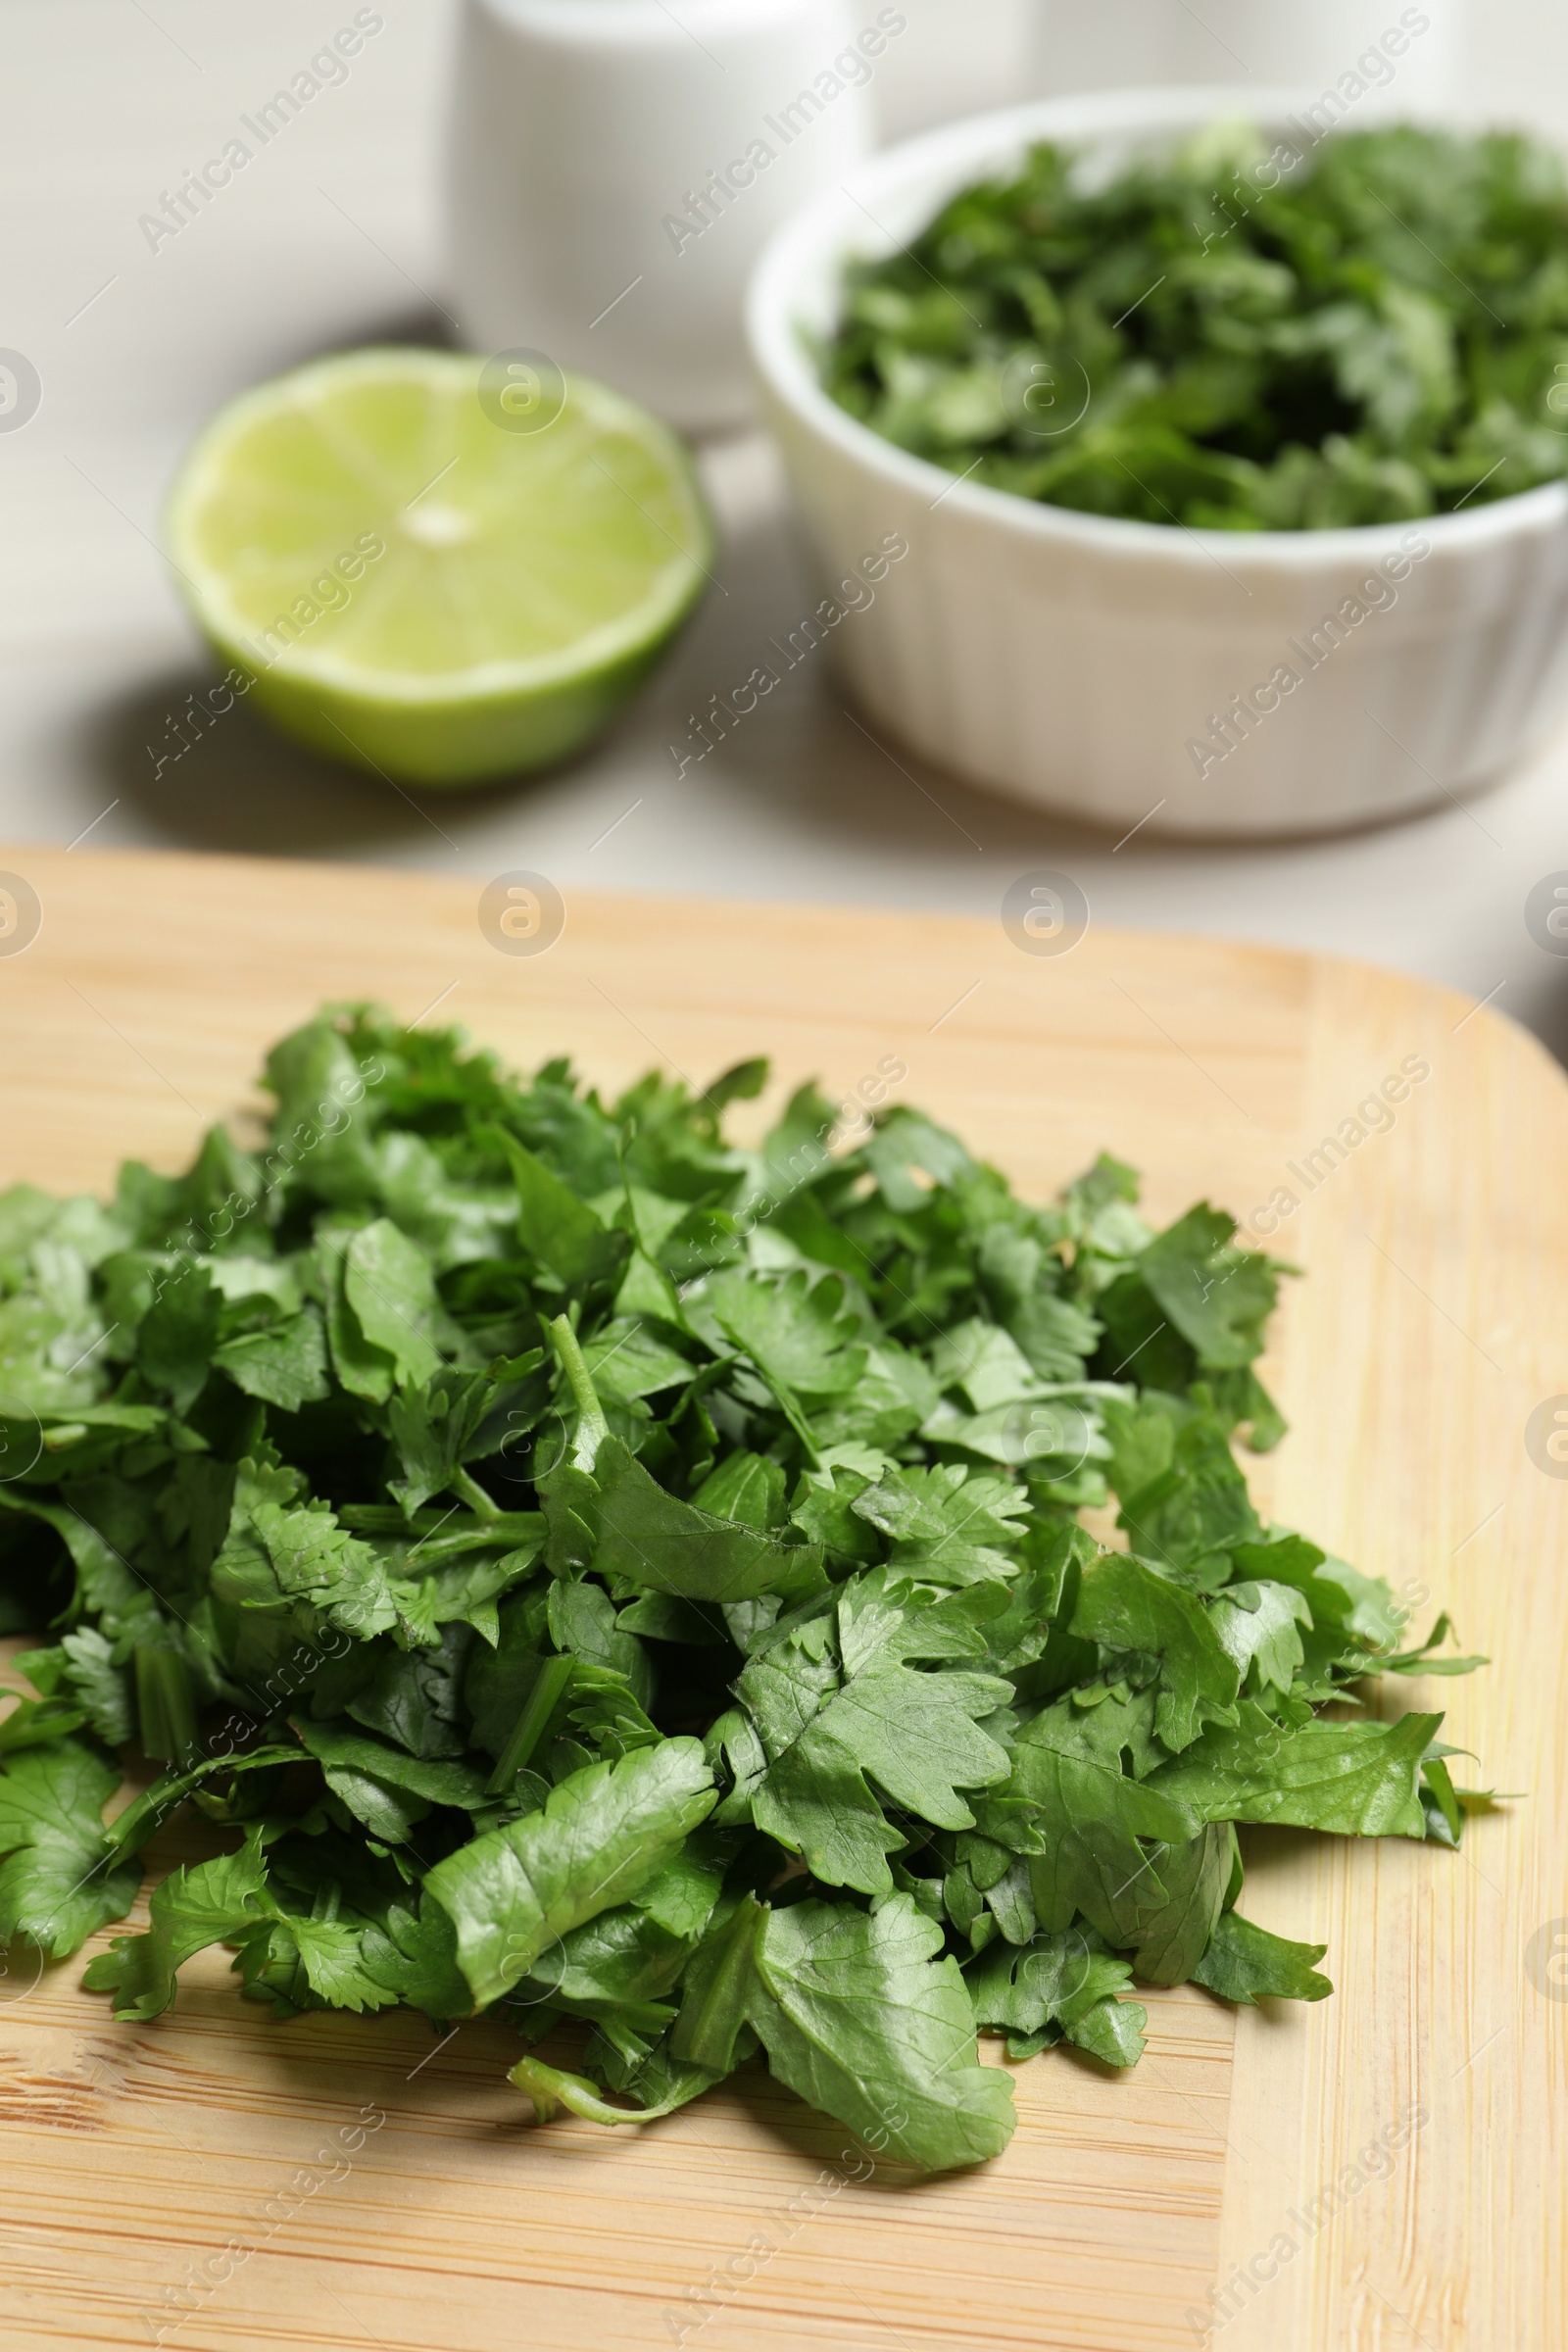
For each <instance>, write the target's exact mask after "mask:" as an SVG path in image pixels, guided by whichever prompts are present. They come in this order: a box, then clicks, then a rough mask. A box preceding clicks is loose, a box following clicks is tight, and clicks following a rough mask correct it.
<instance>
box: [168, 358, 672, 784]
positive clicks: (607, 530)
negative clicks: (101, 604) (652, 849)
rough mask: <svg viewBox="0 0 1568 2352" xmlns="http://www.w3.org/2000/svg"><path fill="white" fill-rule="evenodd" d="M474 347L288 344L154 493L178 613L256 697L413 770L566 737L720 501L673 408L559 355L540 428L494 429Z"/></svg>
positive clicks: (322, 733)
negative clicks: (312, 350)
mask: <svg viewBox="0 0 1568 2352" xmlns="http://www.w3.org/2000/svg"><path fill="white" fill-rule="evenodd" d="M483 366H484V363H483V362H482V361H481V360H479V359H478V358H477V357H474V356H472V355H466V354H458V353H447V352H427V351H412V350H371V351H365V352H356V353H351V354H348V355H346V356H344V357H341V358H336V359H330V360H325V361H319V362H317V363H315V364H314V365H312V366H311V367H308V368H298V369H296V370H294V371H293V372H292V373H291V374H289V375H286V376H282V377H279V378H277V379H275V380H274V381H272V382H270V383H267V384H264V385H261V386H259V387H258V388H257V389H256V390H255V391H253V392H250V393H247V394H246V395H244V396H243V397H242V398H241V399H239V400H237V401H235V402H234V403H232V404H231V405H230V406H229V407H228V408H226V409H224V410H223V411H221V414H220V415H219V416H218V417H215V418H214V419H213V421H212V423H211V424H209V425H208V427H207V428H206V430H205V431H204V432H203V434H202V435H201V437H200V438H199V439H198V441H197V443H196V444H195V446H194V448H193V449H192V450H191V452H190V454H189V456H188V458H187V459H186V461H185V464H184V466H183V467H182V469H181V472H180V475H179V478H178V480H177V482H176V483H175V486H174V490H173V493H172V497H171V500H170V506H169V513H168V525H167V537H168V546H169V553H170V558H171V561H172V564H173V566H174V568H175V571H176V573H177V575H178V577H179V579H180V582H181V585H182V587H183V590H184V593H185V596H186V598H187V601H188V603H189V605H190V608H191V611H192V613H193V615H194V617H195V619H196V622H197V624H198V626H199V627H200V628H201V630H202V632H203V634H204V635H205V636H206V637H207V638H208V640H209V641H210V643H211V644H212V645H213V646H214V648H215V650H216V651H217V652H218V654H219V655H220V657H221V659H222V660H223V661H224V662H225V663H227V664H228V665H229V666H230V667H231V668H232V669H234V670H235V671H237V672H238V673H240V675H241V676H243V677H244V678H245V679H247V680H248V681H249V694H250V696H251V698H252V699H253V701H254V703H255V704H256V706H257V707H258V708H259V709H260V710H262V711H264V713H265V714H266V715H267V716H268V717H269V718H270V720H271V721H272V722H273V723H274V724H275V725H276V726H277V727H279V728H280V729H281V730H282V731H283V732H285V733H287V734H289V735H291V736H293V737H295V738H296V739H297V740H299V741H301V742H304V743H307V744H309V745H310V746H311V747H312V748H313V749H315V750H318V751H319V752H322V753H324V754H325V755H326V756H327V757H328V758H331V759H335V760H343V761H347V762H350V763H352V764H355V765H358V766H362V767H367V768H371V769H374V770H377V771H378V772H380V773H382V774H385V775H387V776H388V777H391V778H393V779H395V780H401V781H403V782H413V783H417V784H421V785H434V786H449V785H450V786H462V785H466V784H474V783H480V782H483V781H485V780H487V779H489V778H493V777H496V776H500V775H505V774H509V773H517V772H520V771H525V770H527V769H531V768H538V767H541V766H544V765H547V764H549V763H551V762H553V761H557V760H564V759H566V758H569V757H570V756H571V754H573V753H574V752H576V751H578V750H580V749H581V748H582V747H583V746H584V745H585V744H586V743H588V742H589V741H591V740H592V738H593V737H594V736H595V735H597V734H598V733H600V732H601V731H602V729H603V728H604V727H605V726H607V725H608V724H609V723H610V721H611V720H612V719H613V717H614V716H615V715H616V713H617V712H618V711H620V710H621V709H622V707H623V706H624V704H625V703H626V701H627V700H628V699H629V697H630V696H631V695H632V694H633V693H634V692H635V691H636V689H637V687H638V686H639V685H640V684H641V683H642V681H643V680H644V679H645V678H646V677H647V676H648V674H649V672H650V671H651V670H652V669H653V668H654V667H655V665H656V664H657V663H658V662H659V661H660V659H661V658H662V655H663V654H664V652H665V651H666V650H667V648H668V646H669V645H670V643H671V641H672V640H673V638H674V637H675V635H676V634H677V633H678V631H679V630H680V628H681V627H682V625H683V623H684V622H685V621H686V620H687V619H688V617H689V616H690V614H691V613H692V612H693V610H694V609H695V607H696V605H697V603H698V602H699V600H700V598H701V596H702V593H703V590H704V588H705V586H706V585H707V583H708V581H709V579H710V577H711V563H712V560H713V556H714V549H715V538H714V532H713V527H712V523H711V519H710V516H709V514H708V510H707V507H706V505H705V503H704V500H703V497H702V493H701V490H700V488H699V486H698V483H697V479H696V474H695V469H694V467H693V465H692V461H691V458H690V456H689V454H688V452H687V451H686V450H685V448H684V447H683V446H682V444H681V443H680V442H679V441H678V440H677V439H676V438H675V436H674V435H673V434H672V433H670V432H669V430H668V429H667V427H665V426H664V425H662V423H661V422H660V421H659V420H658V419H657V418H656V417H651V416H650V415H649V414H648V412H647V411H646V410H643V409H640V408H638V407H637V406H636V405H635V404H634V403H632V402H630V401H627V400H624V399H622V398H621V396H620V395H618V394H617V393H614V392H612V391H610V390H608V389H607V388H606V387H605V386H603V385H601V384H598V383H595V382H594V381H593V380H592V379H591V378H588V377H581V376H568V377H564V378H560V379H558V381H557V383H556V385H555V388H554V392H553V395H551V397H550V398H549V399H548V400H547V403H546V406H545V411H544V417H545V421H543V422H542V423H541V424H540V425H539V426H538V427H537V429H533V430H527V429H521V430H519V429H512V428H509V427H507V426H505V425H504V424H502V423H500V422H498V421H497V417H498V410H497V406H496V403H495V401H494V400H493V399H491V400H490V401H489V402H488V403H486V402H483V401H481V398H480V377H481V369H482V368H483ZM547 390H548V387H547Z"/></svg>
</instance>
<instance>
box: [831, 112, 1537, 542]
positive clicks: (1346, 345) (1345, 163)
mask: <svg viewBox="0 0 1568 2352" xmlns="http://www.w3.org/2000/svg"><path fill="white" fill-rule="evenodd" d="M1310 135H1311V134H1310V133H1309V132H1307V133H1305V134H1304V135H1303V136H1302V137H1301V138H1300V139H1299V140H1293V139H1292V138H1291V137H1286V138H1285V139H1284V140H1283V141H1282V142H1281V143H1279V144H1277V145H1274V146H1272V147H1270V145H1269V144H1268V143H1267V142H1266V141H1262V140H1260V139H1259V138H1258V136H1257V134H1256V133H1255V132H1250V131H1248V130H1246V129H1242V128H1238V127H1237V126H1236V125H1222V126H1219V127H1217V128H1216V129H1214V130H1212V131H1210V132H1208V133H1206V134H1204V135H1203V136H1202V137H1201V138H1200V139H1198V140H1196V141H1194V142H1193V143H1191V144H1190V145H1189V146H1187V147H1186V148H1185V149H1183V150H1182V151H1181V152H1179V153H1177V154H1176V155H1175V156H1174V157H1173V158H1172V159H1170V160H1169V161H1159V162H1148V163H1140V164H1139V165H1137V166H1136V167H1135V168H1134V169H1132V170H1130V171H1128V172H1124V173H1122V174H1121V175H1120V176H1118V177H1116V178H1113V179H1111V180H1110V181H1109V183H1108V184H1100V185H1097V184H1096V183H1095V182H1094V181H1093V179H1091V178H1089V177H1088V176H1086V174H1085V172H1084V171H1083V169H1082V167H1081V165H1079V164H1078V163H1076V162H1075V160H1074V158H1073V157H1072V155H1071V154H1069V153H1067V152H1065V151H1064V150H1062V149H1061V148H1058V147H1054V146H1040V147H1037V148H1035V149H1034V150H1033V152H1032V154H1031V155H1030V158H1029V161H1028V164H1027V166H1026V168H1025V169H1024V171H1023V172H1022V174H1021V176H1019V177H1018V178H1016V179H1013V180H1011V181H1009V182H1007V183H1006V184H1005V185H1001V184H995V183H992V184H985V185H981V186H976V187H971V188H968V189H966V190H965V191H964V192H963V193H962V194H960V195H958V196H956V197H955V198H954V199H953V200H952V202H951V203H949V204H948V205H947V206H946V207H945V208H944V209H943V211H942V212H941V213H940V214H939V215H938V216H937V218H936V219H935V220H934V221H932V222H931V224H930V226H929V227H928V228H927V229H925V230H924V232H923V233H922V234H921V235H920V236H918V237H916V238H915V240H914V242H913V243H912V244H911V245H909V246H907V247H901V248H900V249H899V250H898V251H897V252H895V253H894V254H892V255H891V256H890V257H889V258H888V259H887V260H886V261H879V262H875V263H862V264H858V265H856V266H854V267H853V268H852V270H850V272H849V277H848V282H847V286H846V290H845V295H844V302H843V310H842V319H841V323H840V325H839V328H838V330H837V334H836V337H835V339H834V340H833V343H832V345H831V348H830V350H829V351H828V352H827V354H826V355H825V379H826V383H827V387H828V390H829V391H830V392H831V393H832V395H833V397H834V399H835V400H837V401H839V402H840V403H841V404H842V405H843V407H845V408H846V409H848V410H849V411H850V413H851V415H852V416H855V417H859V418H860V419H861V420H862V421H863V422H864V423H866V424H868V425H870V426H871V427H872V428H873V429H874V430H875V431H876V432H878V433H880V434H882V435H884V436H885V438H886V439H888V440H889V441H893V442H896V443H897V444H898V445H899V447H900V448H902V449H907V450H911V451H913V452H914V453H915V454H916V455H917V456H919V457H922V458H926V459H929V460H930V461H931V462H932V463H934V464H936V465H938V466H946V467H948V468H950V469H951V470H952V471H953V472H954V473H959V474H965V475H967V477H968V479H969V480H971V481H975V482H982V483H989V484H990V485H991V486H992V487H993V488H995V489H999V490H1011V491H1015V492H1017V493H1018V494H1019V495H1021V496H1022V497H1025V498H1034V499H1042V500H1044V501H1046V502H1048V503H1049V504H1051V505H1053V506H1058V507H1076V508H1079V509H1081V510H1083V511H1084V512H1086V513H1089V514H1093V515H1123V516H1127V517H1131V518H1133V519H1136V520H1138V521H1142V522H1160V523H1184V524H1187V525H1188V526H1190V527H1203V528H1208V529H1215V530H1238V531H1258V530H1328V529H1335V528H1338V527H1340V526H1342V525H1346V524H1353V523H1374V522H1389V521H1397V520H1399V519H1401V518H1404V517H1411V516H1417V515H1441V514H1446V513H1449V512H1450V511H1452V510H1453V509H1454V508H1456V507H1459V506H1461V505H1463V506H1467V507H1468V506H1473V505H1476V504H1481V503H1484V502H1486V501H1489V500H1492V499H1496V498H1506V497H1509V496H1511V495H1513V494H1514V493H1515V492H1518V491H1521V490H1529V489H1532V488H1534V487H1535V486H1536V485H1537V484H1538V483H1542V482H1547V481H1554V480H1556V479H1558V478H1559V477H1560V476H1561V475H1562V474H1563V473H1564V472H1565V471H1568V183H1565V180H1564V175H1563V170H1562V166H1561V164H1560V162H1559V160H1558V158H1557V157H1556V155H1555V154H1553V153H1552V152H1551V151H1550V150H1549V149H1547V148H1544V147H1543V146H1541V145H1539V144H1537V143H1535V142H1533V141H1532V140H1530V139H1527V138H1524V137H1522V136H1518V135H1513V134H1501V133H1488V134H1485V135H1480V136H1476V135H1460V134H1457V133H1453V132H1446V131H1439V130H1429V129H1418V128H1415V127H1412V126H1406V125H1399V126H1396V127H1393V128H1386V129H1380V130H1367V131H1359V132H1347V133H1343V134H1340V135H1337V136H1334V137H1331V138H1328V139H1325V140H1324V141H1323V142H1322V144H1321V145H1320V146H1316V147H1313V146H1311V145H1309V143H1308V142H1309V139H1310Z"/></svg>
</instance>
